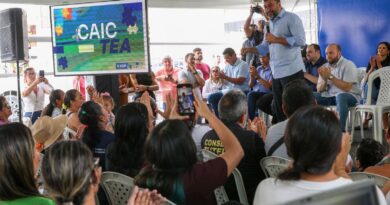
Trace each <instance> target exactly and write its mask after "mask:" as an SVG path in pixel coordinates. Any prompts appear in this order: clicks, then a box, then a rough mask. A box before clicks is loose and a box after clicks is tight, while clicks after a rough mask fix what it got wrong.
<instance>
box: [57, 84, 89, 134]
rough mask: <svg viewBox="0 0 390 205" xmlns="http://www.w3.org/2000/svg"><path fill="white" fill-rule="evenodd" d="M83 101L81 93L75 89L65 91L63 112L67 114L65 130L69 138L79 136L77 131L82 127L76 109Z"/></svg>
mask: <svg viewBox="0 0 390 205" xmlns="http://www.w3.org/2000/svg"><path fill="white" fill-rule="evenodd" d="M83 103H84V98H83V96H82V95H81V93H80V92H79V91H77V90H75V89H71V90H68V91H66V93H65V97H64V110H63V112H62V113H63V114H66V116H68V121H67V123H66V124H67V125H66V128H65V130H66V131H67V132H69V138H79V137H80V136H77V134H78V133H80V132H78V131H79V130H80V129H81V128H82V126H83V125H82V124H81V122H80V119H79V117H78V111H79V109H80V107H81V105H82V104H83Z"/></svg>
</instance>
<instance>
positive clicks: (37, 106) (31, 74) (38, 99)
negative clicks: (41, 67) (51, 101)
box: [22, 67, 53, 124]
mask: <svg viewBox="0 0 390 205" xmlns="http://www.w3.org/2000/svg"><path fill="white" fill-rule="evenodd" d="M39 74H40V76H39V77H38V78H37V75H36V72H35V70H34V68H31V67H30V68H26V69H25V70H24V83H25V87H24V90H23V91H22V99H23V103H24V117H28V118H30V119H31V123H32V124H34V122H35V120H37V119H38V117H39V116H41V112H42V109H43V107H44V103H45V94H47V95H49V94H50V93H51V91H52V90H53V86H51V85H50V84H49V81H48V80H47V79H46V78H45V76H44V72H43V71H40V73H39Z"/></svg>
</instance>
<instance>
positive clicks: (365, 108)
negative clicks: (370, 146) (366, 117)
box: [352, 66, 390, 143]
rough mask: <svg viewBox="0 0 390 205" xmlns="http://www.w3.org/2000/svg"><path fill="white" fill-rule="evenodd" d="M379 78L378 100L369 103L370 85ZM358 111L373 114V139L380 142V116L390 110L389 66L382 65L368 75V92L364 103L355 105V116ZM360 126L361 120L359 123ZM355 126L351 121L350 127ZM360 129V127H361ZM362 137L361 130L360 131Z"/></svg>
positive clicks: (381, 136) (381, 133) (381, 134)
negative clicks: (374, 102) (374, 103)
mask: <svg viewBox="0 0 390 205" xmlns="http://www.w3.org/2000/svg"><path fill="white" fill-rule="evenodd" d="M378 77H379V78H380V79H381V84H380V89H379V95H378V100H377V102H376V105H371V96H372V86H374V84H373V82H374V80H375V79H376V78H378ZM359 112H369V113H372V114H373V118H372V119H373V131H374V137H373V138H374V139H375V140H377V141H378V142H380V143H382V138H383V132H382V130H383V124H382V116H383V113H388V112H390V66H387V67H383V68H381V69H378V70H376V71H374V72H372V73H371V74H370V76H369V77H368V93H367V102H366V104H364V105H358V106H357V107H356V112H355V116H356V115H357V114H358V113H359ZM360 126H361V128H362V126H363V125H362V122H361V124H360ZM354 127H355V122H354V121H352V128H354ZM361 130H362V129H361ZM361 134H362V137H363V132H361Z"/></svg>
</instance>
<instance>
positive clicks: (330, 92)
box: [318, 56, 361, 102]
mask: <svg viewBox="0 0 390 205" xmlns="http://www.w3.org/2000/svg"><path fill="white" fill-rule="evenodd" d="M324 66H325V67H329V68H331V71H330V72H331V74H332V75H333V76H334V77H335V78H337V79H340V80H342V81H345V82H348V83H352V88H351V90H350V91H348V92H347V91H344V90H342V89H340V88H339V87H337V86H336V85H335V84H334V83H333V82H332V81H331V80H327V79H323V78H322V77H321V75H320V76H319V77H318V83H326V84H327V89H326V90H325V91H323V92H321V96H322V97H334V96H336V95H338V94H340V93H349V94H351V95H353V96H354V97H355V98H356V100H357V101H358V102H359V100H360V94H361V90H360V87H359V77H358V70H357V68H356V65H355V64H354V63H353V62H352V61H350V60H348V59H346V58H344V57H343V56H341V57H340V59H339V60H338V61H337V63H334V64H329V63H325V64H324Z"/></svg>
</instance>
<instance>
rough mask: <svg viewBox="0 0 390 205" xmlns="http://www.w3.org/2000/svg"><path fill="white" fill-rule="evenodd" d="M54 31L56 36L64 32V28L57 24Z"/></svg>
mask: <svg viewBox="0 0 390 205" xmlns="http://www.w3.org/2000/svg"><path fill="white" fill-rule="evenodd" d="M55 32H56V36H62V34H63V33H64V29H63V28H62V26H61V25H57V26H56V30H55Z"/></svg>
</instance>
